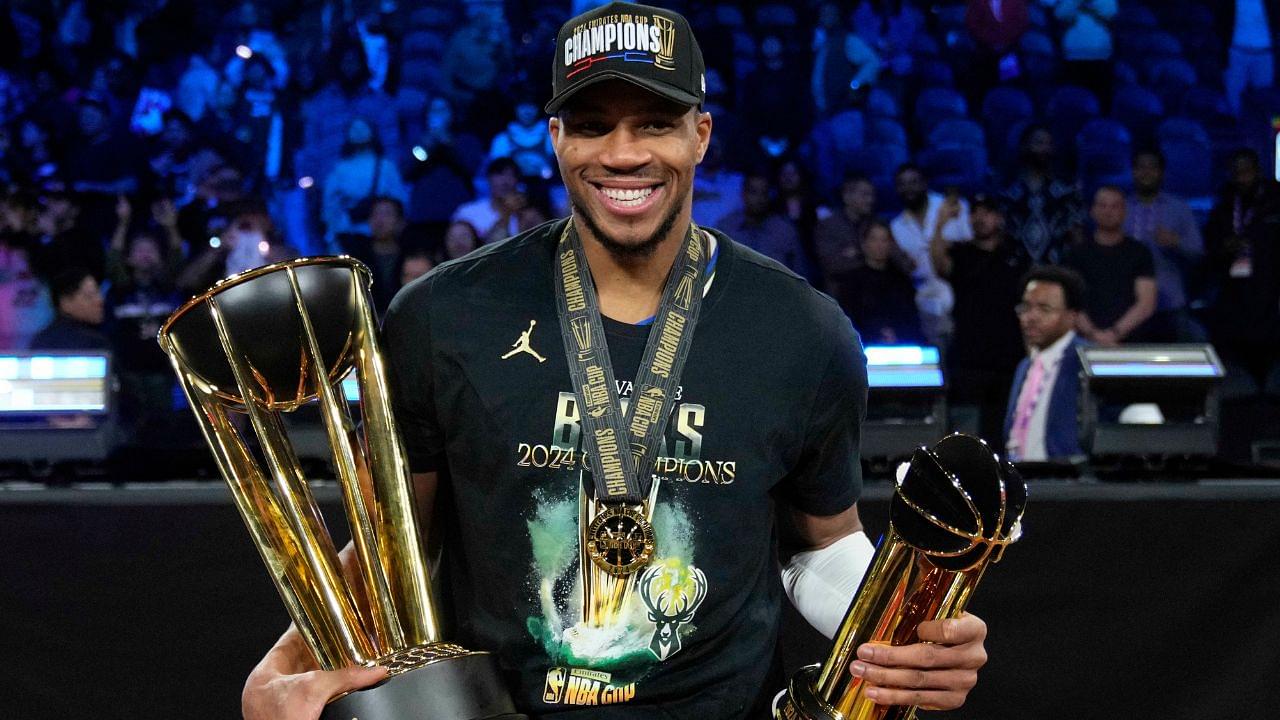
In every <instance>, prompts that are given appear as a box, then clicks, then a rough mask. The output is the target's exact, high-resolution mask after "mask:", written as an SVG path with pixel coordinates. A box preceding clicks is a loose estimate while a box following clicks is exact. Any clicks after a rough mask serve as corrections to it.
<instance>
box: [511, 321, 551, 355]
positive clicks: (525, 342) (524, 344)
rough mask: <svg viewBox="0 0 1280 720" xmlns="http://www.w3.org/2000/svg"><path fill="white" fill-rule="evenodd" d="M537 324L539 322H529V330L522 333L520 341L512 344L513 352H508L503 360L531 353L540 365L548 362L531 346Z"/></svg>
mask: <svg viewBox="0 0 1280 720" xmlns="http://www.w3.org/2000/svg"><path fill="white" fill-rule="evenodd" d="M537 324H538V321H537V320H530V321H529V329H528V330H525V331H524V332H522V333H520V339H519V340H516V341H515V342H514V343H512V344H511V352H508V353H507V354H506V355H503V356H502V359H503V360H506V359H507V358H509V357H511V356H512V355H519V354H520V353H529V354H530V355H532V356H533V357H534V359H536V360H537V361H538V362H540V363H542V362H546V361H547V359H546V358H544V357H542V356H541V355H539V354H538V353H537V352H535V351H534V349H533V348H532V347H531V346H530V345H529V335H530V334H532V333H533V326H534V325H537Z"/></svg>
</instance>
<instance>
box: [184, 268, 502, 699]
mask: <svg viewBox="0 0 1280 720" xmlns="http://www.w3.org/2000/svg"><path fill="white" fill-rule="evenodd" d="M369 287H370V274H369V270H368V268H366V267H365V266H364V265H362V264H360V263H359V262H357V261H355V260H352V259H350V258H341V257H337V258H313V259H303V260H294V261H290V262H285V263H280V264H276V265H268V266H265V267H262V268H258V269H255V270H250V271H248V272H245V273H242V274H240V275H236V276H233V277H231V278H228V279H226V280H223V281H222V282H219V283H218V284H216V285H214V286H213V287H212V288H211V289H209V290H208V291H207V292H205V293H204V294H202V295H199V296H197V297H195V298H193V299H192V300H191V301H190V302H188V303H186V304H185V305H183V306H182V307H181V308H179V309H178V310H177V311H176V312H174V313H173V315H172V316H170V317H169V319H168V320H167V321H166V322H165V324H164V327H163V328H162V329H161V330H160V338H159V339H160V345H161V347H163V348H164V350H165V352H166V353H168V355H169V359H170V360H171V361H172V363H173V367H174V370H175V371H176V372H177V374H178V380H179V382H180V383H181V385H182V388H183V390H184V391H185V392H186V395H187V400H188V402H190V403H191V407H192V409H193V410H194V411H195V415H196V420H197V422H198V423H199V425H200V429H201V431H202V432H203V433H204V437H205V440H206V441H207V442H208V444H209V448H210V450H212V451H213V455H214V457H215V459H216V460H217V463H218V468H219V470H220V471H221V473H222V476H223V478H224V479H225V480H226V481H227V484H228V485H229V486H230V487H231V492H232V495H233V496H234V497H235V502H236V505H237V506H238V507H239V509H240V514H241V515H242V516H243V518H244V521H245V524H246V525H247V526H248V529H249V533H250V535H252V537H253V542H254V544H255V545H256V546H257V548H258V552H259V553H260V554H261V555H262V559H263V561H264V562H265V563H266V565H267V568H268V569H269V570H270V571H271V576H272V579H273V580H274V581H275V584H276V589H277V590H279V592H280V596H281V598H283V599H284V602H285V605H286V607H287V608H288V611H289V615H290V617H292V619H293V622H294V623H295V624H296V625H297V627H298V630H299V631H300V632H301V634H302V637H303V638H304V639H305V640H306V643H307V646H308V647H309V648H310V649H311V652H312V654H313V655H314V656H315V659H316V662H317V664H318V665H319V667H320V668H321V669H324V670H334V669H338V668H342V667H347V666H352V665H364V666H374V665H381V666H384V667H386V668H387V669H388V670H389V677H388V678H387V679H386V680H385V681H383V682H382V683H380V684H379V685H376V686H374V687H372V688H368V689H365V690H357V691H355V692H352V693H349V694H347V695H344V696H342V697H340V698H337V699H335V700H332V701H331V702H330V703H329V705H328V706H327V707H326V708H325V711H324V713H323V715H322V716H321V717H322V718H323V719H331V720H350V719H351V718H359V719H360V720H406V719H408V718H421V717H430V718H432V720H480V719H481V718H523V717H524V716H522V715H517V714H515V708H514V706H513V704H512V702H511V698H510V696H509V694H508V692H507V690H506V688H505V687H504V686H503V684H502V682H501V679H500V676H499V673H498V668H497V664H496V662H495V661H494V658H493V656H491V655H489V654H488V653H484V652H473V651H470V650H466V649H464V648H462V647H459V646H458V645H454V644H450V643H446V642H442V641H441V639H440V631H439V626H438V623H437V621H436V617H435V613H434V607H433V603H432V598H431V583H430V576H429V573H428V568H427V563H426V558H425V556H424V553H423V547H422V543H421V537H422V534H421V533H420V531H419V527H418V522H417V519H416V515H415V509H414V498H413V489H412V483H411V479H410V476H409V470H408V463H407V461H406V455H405V449H404V444H403V441H402V440H401V438H400V434H399V432H398V431H397V429H396V423H395V419H394V417H393V416H392V413H391V404H390V400H389V398H388V391H387V381H386V374H385V369H384V361H383V356H382V354H381V352H380V350H379V347H378V340H377V332H376V330H377V325H376V323H375V320H374V315H373V311H372V309H371V303H370V295H369ZM351 372H354V373H355V377H356V379H357V383H358V385H359V388H360V410H361V415H362V418H363V423H362V426H363V427H362V429H360V430H357V429H356V427H355V425H354V423H353V422H352V419H351V415H350V411H349V409H348V406H347V402H346V400H345V398H344V396H343V393H342V391H341V388H340V383H341V381H342V380H343V378H344V377H345V376H346V375H347V374H348V373H351ZM312 403H315V404H316V405H317V406H318V407H319V410H320V413H321V416H322V417H323V419H324V425H325V429H326V430H327V432H328V437H329V444H330V449H331V451H332V461H333V467H334V470H335V472H336V475H337V477H338V481H339V485H340V486H341V489H342V496H343V502H344V506H345V510H346V517H347V522H348V524H349V526H350V528H351V536H352V540H353V544H354V546H355V551H356V556H357V559H358V562H357V565H358V568H359V569H358V572H357V573H355V574H356V575H358V580H357V581H354V582H351V583H348V582H347V581H346V580H344V577H343V570H342V567H341V565H340V561H339V558H338V553H337V550H336V549H335V547H334V543H333V539H332V538H331V537H330V536H329V532H328V530H327V528H326V527H325V522H324V518H323V517H322V516H321V514H320V511H319V508H318V507H317V505H316V502H315V498H314V497H313V496H312V493H311V490H310V488H309V487H308V485H307V479H306V477H304V476H303V473H302V469H301V465H300V464H299V462H298V458H297V456H296V455H295V453H294V450H293V447H292V445H291V443H290V441H289V437H288V435H287V433H286V432H285V426H284V423H283V419H282V413H287V412H292V411H294V410H297V409H298V408H299V407H302V406H303V405H309V404H312ZM246 426H247V428H248V429H251V430H252V434H253V435H254V436H255V437H256V439H257V443H256V450H257V451H256V452H255V449H254V448H253V447H252V446H251V444H250V443H249V442H247V441H246V437H245V433H247V430H242V428H244V427H246Z"/></svg>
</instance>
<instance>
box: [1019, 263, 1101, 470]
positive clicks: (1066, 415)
mask: <svg viewBox="0 0 1280 720" xmlns="http://www.w3.org/2000/svg"><path fill="white" fill-rule="evenodd" d="M1084 297H1085V291H1084V281H1083V280H1082V279H1081V278H1080V276H1079V275H1078V274H1077V273H1075V272H1074V271H1072V270H1070V269H1068V268H1065V267H1057V266H1047V267H1037V268H1033V269H1032V270H1031V271H1030V272H1028V273H1027V275H1026V277H1025V279H1024V281H1023V291H1022V302H1021V303H1019V304H1018V306H1017V308H1016V310H1017V313H1018V322H1019V324H1020V325H1021V327H1022V338H1023V340H1024V341H1025V342H1026V344H1027V348H1028V350H1029V354H1028V356H1027V357H1026V358H1023V360H1022V362H1020V363H1019V364H1018V370H1017V372H1016V373H1015V374H1014V377H1013V386H1012V388H1011V391H1010V393H1009V406H1008V409H1007V411H1006V413H1005V421H1004V437H1005V449H1006V450H1007V452H1008V456H1009V459H1010V460H1013V461H1045V460H1055V459H1065V458H1069V457H1071V456H1073V455H1080V454H1082V452H1083V451H1082V450H1081V449H1080V430H1079V428H1080V425H1079V417H1078V416H1079V403H1080V359H1079V356H1078V355H1077V354H1076V347H1077V346H1079V345H1080V344H1081V343H1082V340H1081V339H1080V338H1078V337H1077V336H1076V333H1075V327H1076V323H1077V322H1078V321H1079V319H1080V313H1081V312H1082V311H1083V309H1084Z"/></svg>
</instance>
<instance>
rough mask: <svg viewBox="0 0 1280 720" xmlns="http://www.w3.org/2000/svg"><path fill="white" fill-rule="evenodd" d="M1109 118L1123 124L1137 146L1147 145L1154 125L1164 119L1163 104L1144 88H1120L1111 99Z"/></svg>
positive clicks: (1153, 131)
mask: <svg viewBox="0 0 1280 720" xmlns="http://www.w3.org/2000/svg"><path fill="white" fill-rule="evenodd" d="M1111 117H1112V118H1114V119H1116V120H1119V121H1120V122H1122V123H1124V125H1125V127H1127V128H1129V132H1130V133H1131V134H1132V136H1133V138H1134V139H1135V140H1137V141H1138V144H1139V145H1149V144H1151V139H1152V138H1153V137H1154V134H1155V129H1156V123H1158V122H1160V118H1162V117H1164V103H1162V102H1160V96H1158V95H1156V94H1155V93H1153V92H1151V91H1150V90H1147V89H1146V88H1144V87H1139V86H1137V85H1131V86H1129V87H1122V88H1119V89H1117V90H1116V94H1115V96H1114V97H1113V98H1112V99H1111Z"/></svg>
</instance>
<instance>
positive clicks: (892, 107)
mask: <svg viewBox="0 0 1280 720" xmlns="http://www.w3.org/2000/svg"><path fill="white" fill-rule="evenodd" d="M867 114H868V115H871V116H872V117H877V116H878V117H888V118H899V117H902V109H901V108H899V107H898V100H897V99H896V98H894V97H893V95H892V94H890V93H889V91H888V90H885V89H884V88H881V87H873V88H871V92H869V93H867Z"/></svg>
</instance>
